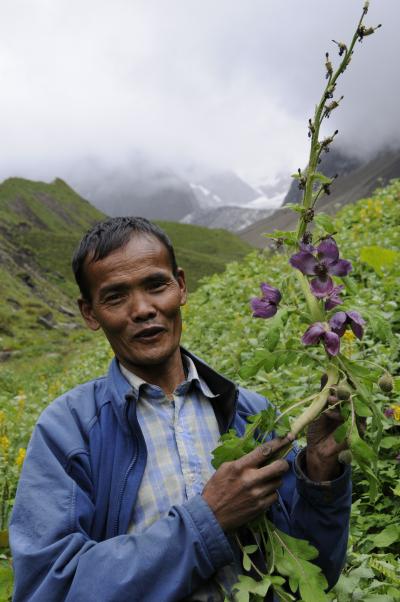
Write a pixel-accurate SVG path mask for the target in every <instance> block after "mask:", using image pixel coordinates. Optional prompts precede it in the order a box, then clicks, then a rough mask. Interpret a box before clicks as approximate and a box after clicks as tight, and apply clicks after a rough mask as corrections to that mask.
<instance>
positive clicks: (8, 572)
mask: <svg viewBox="0 0 400 602" xmlns="http://www.w3.org/2000/svg"><path fill="white" fill-rule="evenodd" d="M12 589H13V572H12V569H11V566H10V565H9V563H8V562H7V561H4V560H1V561H0V600H1V601H2V602H3V601H4V602H6V601H7V600H9V599H10V600H11V594H12Z"/></svg>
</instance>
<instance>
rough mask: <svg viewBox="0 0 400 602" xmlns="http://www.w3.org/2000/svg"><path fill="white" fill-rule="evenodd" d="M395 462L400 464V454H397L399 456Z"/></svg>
mask: <svg viewBox="0 0 400 602" xmlns="http://www.w3.org/2000/svg"><path fill="white" fill-rule="evenodd" d="M395 460H397V462H399V463H400V454H397V456H396V457H395Z"/></svg>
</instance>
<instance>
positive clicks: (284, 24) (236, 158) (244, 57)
mask: <svg viewBox="0 0 400 602" xmlns="http://www.w3.org/2000/svg"><path fill="white" fill-rule="evenodd" d="M362 6H363V1H362V0H360V1H358V0H248V1H245V0H237V1H235V0H229V1H228V0H219V1H218V2H215V1H211V0H168V2H166V1H163V0H113V2H109V1H108V0H56V1H55V0H2V2H1V7H0V82H1V86H0V90H1V92H0V178H1V179H3V178H6V177H9V176H13V175H19V176H23V177H28V178H33V179H46V180H51V179H53V178H54V177H56V176H60V177H68V175H69V174H71V171H73V170H74V169H76V170H77V171H79V169H81V170H82V169H86V167H85V166H88V167H87V169H90V165H91V163H93V162H95V163H96V164H103V165H106V166H108V167H110V166H111V167H112V166H121V165H125V166H129V165H130V164H133V163H135V157H136V158H137V157H138V156H140V157H142V158H144V159H145V160H147V159H149V160H150V161H154V162H155V163H156V164H160V165H168V166H170V167H172V168H173V169H176V170H178V171H179V169H181V168H182V169H186V168H187V167H188V166H193V165H202V166H206V167H211V168H213V169H220V168H224V169H226V168H227V169H232V170H234V171H236V172H237V173H239V174H240V175H242V176H243V177H245V178H247V179H248V180H249V181H250V182H252V183H260V182H262V181H266V180H267V181H268V180H269V181H273V180H274V178H276V177H279V176H280V175H281V174H284V173H290V172H291V171H293V170H295V169H296V168H297V167H298V166H299V165H304V164H305V162H306V158H307V152H308V138H307V120H308V117H310V116H311V115H312V113H313V110H314V105H315V103H316V102H317V100H318V99H319V97H320V95H321V91H322V88H323V86H324V82H325V79H324V77H325V68H324V59H325V52H326V51H327V50H329V52H330V53H331V56H332V58H333V60H334V61H335V62H336V61H337V59H338V56H337V47H336V46H335V45H334V44H333V43H332V42H331V40H332V39H336V40H339V41H346V42H347V41H348V40H349V39H350V37H351V35H352V32H353V31H354V28H355V25H356V23H357V21H358V18H359V16H360V14H361V10H362ZM378 23H382V24H383V25H382V28H381V29H379V30H378V31H377V32H376V33H375V34H374V35H373V36H370V37H368V38H366V39H365V40H364V41H363V42H362V44H359V43H357V46H356V49H355V53H354V57H353V60H352V63H351V65H350V67H349V69H348V70H347V71H346V72H345V74H344V76H343V77H342V78H341V79H340V80H339V85H338V94H339V95H342V94H343V95H344V100H343V102H342V104H341V106H340V109H338V110H337V111H336V113H335V114H333V115H332V117H331V119H329V120H328V121H327V124H326V125H327V126H328V129H327V130H326V131H330V130H333V129H335V128H338V129H339V130H340V135H339V136H338V144H339V145H341V146H342V147H344V148H346V149H347V150H348V151H349V152H350V153H355V154H373V153H375V152H376V151H377V150H379V149H381V148H383V147H385V146H388V145H392V146H398V145H399V141H400V120H399V119H398V97H399V87H400V85H399V84H400V75H399V74H400V70H399V68H398V65H397V59H398V57H399V56H400V36H399V33H398V31H397V29H398V27H399V23H400V3H399V2H398V0H379V1H378V0H372V2H371V7H370V11H369V13H368V15H367V18H366V24H367V25H377V24H378Z"/></svg>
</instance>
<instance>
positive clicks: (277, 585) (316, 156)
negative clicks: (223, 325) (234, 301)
mask: <svg viewBox="0 0 400 602" xmlns="http://www.w3.org/2000/svg"><path fill="white" fill-rule="evenodd" d="M368 6H369V2H365V3H364V6H363V9H362V15H361V18H360V20H359V22H358V24H357V27H356V30H355V32H354V35H353V37H352V39H351V41H350V43H349V44H348V45H346V44H344V43H343V42H336V41H335V40H333V43H334V44H335V45H336V46H337V50H338V54H339V64H338V66H337V67H336V69H335V68H334V65H333V62H332V60H331V57H330V55H329V53H326V55H325V77H326V83H325V87H324V90H323V93H322V96H321V99H320V101H319V103H318V104H317V106H316V108H315V113H314V116H313V117H312V118H310V119H309V121H308V136H309V138H310V153H309V160H308V167H307V168H306V169H305V170H304V171H302V170H301V169H299V170H298V172H297V173H296V174H294V175H293V177H294V178H295V179H296V180H297V182H298V186H299V189H300V190H301V191H302V192H303V194H302V201H301V203H300V204H298V205H291V208H292V209H293V210H294V211H296V212H298V214H299V219H298V224H297V228H296V229H295V230H294V231H290V232H282V231H275V233H274V234H273V235H272V238H274V239H275V241H276V243H277V244H278V246H280V247H284V248H285V249H286V250H287V252H288V253H290V258H289V263H290V265H291V266H292V267H293V268H294V271H293V274H292V277H291V278H292V280H294V281H295V282H294V283H293V284H289V285H288V283H287V282H286V283H285V285H284V290H285V291H286V292H285V294H282V293H281V291H280V290H279V289H277V288H275V287H273V286H271V285H270V284H268V283H266V282H264V283H262V284H261V292H262V295H261V297H260V298H254V299H252V302H251V306H252V310H253V316H254V317H256V318H263V319H270V320H271V328H270V329H269V331H268V334H267V341H266V345H265V350H263V351H262V352H261V353H260V352H257V358H256V361H253V362H250V370H251V371H252V373H253V374H254V373H255V372H256V370H258V369H261V368H265V367H266V366H268V367H269V366H271V364H272V365H273V364H274V362H275V363H276V361H281V359H279V358H282V354H285V353H286V354H287V355H290V354H292V353H293V352H296V353H304V354H307V361H308V362H310V361H311V362H313V363H315V368H316V369H317V370H321V375H322V379H321V382H322V386H321V389H320V390H318V391H314V392H311V394H310V395H309V396H308V397H307V398H306V399H302V400H299V401H296V402H295V403H293V404H292V405H291V406H290V407H288V408H286V409H285V411H284V412H282V413H281V414H277V413H276V412H275V411H274V410H273V409H272V408H267V409H266V410H264V411H262V412H261V413H260V414H257V415H255V416H253V417H251V418H250V420H249V424H248V426H247V427H246V431H245V434H244V436H243V437H241V438H239V437H238V436H237V435H236V433H235V432H234V431H229V433H227V434H225V435H223V437H222V442H221V445H220V446H219V447H217V448H216V450H215V451H214V460H213V464H214V467H215V468H217V467H218V466H220V465H221V464H222V463H223V462H225V461H230V460H236V459H238V458H239V457H241V456H243V455H244V454H246V453H248V452H249V451H251V450H252V449H254V448H255V447H256V446H257V445H260V444H262V443H263V442H264V441H265V440H266V438H268V437H269V436H272V435H274V434H275V435H278V436H283V435H287V434H288V433H290V437H289V438H290V439H292V440H293V439H295V438H296V437H298V436H299V435H301V434H302V433H303V432H304V431H305V430H306V429H307V426H308V425H309V424H310V423H311V422H312V421H314V420H315V419H316V418H317V417H318V416H320V415H321V413H323V412H327V411H330V409H331V408H332V407H338V408H340V412H341V417H342V424H341V426H340V427H339V428H338V429H337V431H336V433H335V438H336V440H337V442H338V443H344V442H347V445H348V448H349V449H347V450H345V451H343V452H341V455H340V460H341V461H342V462H343V463H349V462H352V461H354V462H356V463H357V464H358V465H359V467H360V468H361V470H362V471H363V473H364V474H365V477H366V479H368V482H369V487H370V495H371V498H374V497H375V496H376V493H377V490H378V477H377V453H378V448H379V442H380V439H381V436H382V415H381V413H380V411H379V410H378V409H377V408H376V405H375V403H374V396H373V386H374V384H376V382H379V386H380V388H381V389H382V390H383V391H385V392H387V393H389V392H390V391H391V389H392V386H393V384H392V378H391V376H390V374H389V373H388V372H386V371H385V370H384V369H383V368H381V367H379V366H377V365H375V364H373V365H371V362H367V361H366V360H365V361H364V362H361V361H357V362H355V361H353V360H352V359H351V358H350V357H348V356H347V355H346V353H345V352H344V351H343V349H342V348H341V338H342V337H343V336H344V335H345V334H346V333H348V332H349V331H350V332H351V333H352V336H354V337H355V338H357V339H359V340H361V339H362V337H363V333H364V326H365V321H364V319H363V317H362V316H361V315H360V314H359V313H358V312H357V311H355V310H354V309H353V308H352V298H353V299H354V295H356V292H357V289H356V286H355V285H354V283H353V282H352V281H351V276H349V274H351V272H352V269H353V266H352V264H351V262H350V261H348V260H346V259H343V258H341V257H340V251H339V248H338V246H337V244H336V241H335V238H334V235H335V234H336V232H335V228H334V225H333V223H332V221H331V219H330V218H329V216H328V215H326V214H323V213H319V214H317V213H316V207H317V202H318V200H319V199H320V198H321V197H322V196H323V195H329V193H330V187H331V185H332V183H333V182H334V180H335V178H336V175H335V176H333V177H332V176H330V175H326V174H323V173H322V172H321V171H320V170H319V163H320V161H321V155H322V154H323V153H326V152H329V149H330V146H331V144H332V143H333V141H334V138H335V137H336V135H337V134H338V131H337V130H335V131H334V132H333V134H331V135H330V136H327V137H325V138H322V139H321V138H320V130H321V125H322V123H323V122H324V120H327V119H328V118H329V117H330V115H331V114H332V112H333V111H334V110H335V109H337V108H338V106H339V104H340V102H341V101H342V99H343V96H342V97H337V96H336V87H337V81H338V79H339V77H340V76H341V75H342V74H343V73H344V71H345V70H346V69H347V67H348V65H349V63H350V60H351V58H352V55H353V52H354V48H355V45H356V43H357V41H359V42H362V41H363V40H364V38H365V37H367V36H370V35H371V34H373V33H374V32H375V30H376V29H377V28H378V27H380V25H378V26H377V27H367V26H366V25H365V24H364V18H365V16H366V14H367V12H368ZM281 288H282V287H281ZM282 290H283V288H282ZM345 295H346V300H344V298H343V297H344V296H345ZM339 306H340V309H339ZM299 312H300V313H301V316H302V320H303V322H304V324H305V326H304V333H303V335H302V338H301V341H298V346H297V348H296V349H293V347H291V349H290V350H289V349H287V350H285V349H282V348H279V339H280V336H279V333H280V329H282V328H283V327H285V328H290V321H291V319H292V317H293V318H294V317H295V316H296V317H297V316H298V313H299ZM347 336H348V335H347ZM308 346H322V347H323V349H324V352H325V353H324V355H322V356H321V354H320V353H318V354H310V353H309V352H308V349H306V347H308ZM245 371H246V367H245ZM247 375H248V374H247ZM298 408H303V410H302V412H301V413H300V415H297V416H296V417H295V418H294V419H292V420H291V419H290V416H291V415H292V414H293V412H294V411H296V412H297V411H298ZM366 416H369V417H371V418H370V420H369V426H370V429H369V431H370V433H369V441H370V442H372V444H367V443H366V442H365V441H364V438H363V428H364V427H361V426H360V425H362V424H365V417H366ZM350 450H351V451H350ZM287 452H288V448H286V449H285V450H284V452H283V454H285V453H287ZM283 454H282V455H283ZM275 459H276V456H275V457H274V458H273V459H271V461H272V460H275ZM250 528H251V529H252V530H253V532H254V534H255V541H257V542H258V543H257V544H254V545H251V546H245V547H243V546H241V547H242V553H243V566H244V569H245V571H246V572H248V571H249V570H250V569H253V571H255V572H256V573H257V575H258V576H257V578H253V577H252V576H250V575H249V574H247V575H241V576H240V578H239V583H238V584H237V585H236V586H235V588H234V590H235V591H236V595H237V599H238V600H240V602H248V601H254V602H255V601H259V600H262V599H263V598H264V596H265V595H266V594H267V592H268V590H269V588H271V587H273V588H274V591H275V593H276V595H277V596H278V597H279V598H280V600H282V601H290V600H295V599H297V598H296V596H297V592H298V593H299V594H300V596H301V598H302V600H303V601H304V602H319V601H321V602H322V601H324V600H328V599H329V597H328V595H327V594H326V593H325V589H326V587H327V582H326V580H325V577H324V576H323V574H322V573H321V571H320V569H319V568H318V567H317V566H316V565H315V564H314V563H313V562H312V560H314V559H315V558H316V556H317V555H318V552H317V550H316V549H315V548H313V547H312V546H311V545H310V544H309V543H308V542H306V541H303V540H298V539H295V538H293V537H290V536H288V535H287V534H285V533H283V532H281V531H280V530H279V529H277V528H276V527H275V525H274V524H273V523H272V522H270V521H269V520H268V518H267V517H266V516H262V517H261V518H259V519H257V520H256V521H254V522H252V524H251V525H250ZM238 543H239V545H241V543H240V541H239V540H238ZM260 551H261V552H262V553H263V555H264V557H265V570H260V568H259V567H258V566H257V565H256V563H255V562H253V559H252V558H254V556H253V554H256V553H257V554H259V552H260ZM290 592H292V593H290Z"/></svg>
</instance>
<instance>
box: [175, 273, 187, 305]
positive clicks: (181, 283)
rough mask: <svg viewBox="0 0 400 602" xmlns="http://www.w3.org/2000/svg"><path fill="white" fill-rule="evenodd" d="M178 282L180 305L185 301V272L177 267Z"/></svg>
mask: <svg viewBox="0 0 400 602" xmlns="http://www.w3.org/2000/svg"><path fill="white" fill-rule="evenodd" d="M176 280H177V282H178V284H179V289H180V292H181V301H180V305H185V303H186V301H187V294H188V293H187V288H186V277H185V272H184V271H183V270H182V268H178V275H177V278H176Z"/></svg>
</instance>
